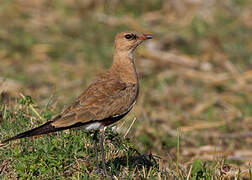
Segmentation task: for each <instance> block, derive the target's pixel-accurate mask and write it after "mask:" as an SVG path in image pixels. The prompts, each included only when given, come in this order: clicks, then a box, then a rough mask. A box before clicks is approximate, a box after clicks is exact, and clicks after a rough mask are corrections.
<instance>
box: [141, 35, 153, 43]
mask: <svg viewBox="0 0 252 180" xmlns="http://www.w3.org/2000/svg"><path fill="white" fill-rule="evenodd" d="M139 39H140V40H142V41H144V40H147V39H152V35H151V34H143V35H142V36H140V37H139Z"/></svg>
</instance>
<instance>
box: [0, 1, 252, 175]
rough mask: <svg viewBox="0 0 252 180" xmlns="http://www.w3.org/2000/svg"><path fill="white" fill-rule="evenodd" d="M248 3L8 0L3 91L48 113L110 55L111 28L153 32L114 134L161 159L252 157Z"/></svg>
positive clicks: (1, 52)
mask: <svg viewBox="0 0 252 180" xmlns="http://www.w3.org/2000/svg"><path fill="white" fill-rule="evenodd" d="M251 9H252V2H251V0H222V1H217V0H207V1H203V0H156V1H152V0H145V1H143V0H138V1H135V0H127V1H126V0H125V1H120V0H110V1H108V0H40V1H34V0H25V1H23V0H12V1H1V5H0V22H1V25H0V93H1V97H2V98H1V101H2V102H3V101H4V99H6V97H7V98H8V99H10V100H11V99H15V98H19V97H20V93H23V94H25V95H29V96H31V97H32V98H33V99H35V100H36V102H37V103H38V104H39V105H40V106H41V107H43V106H46V105H48V106H49V107H50V109H51V110H52V112H53V113H54V114H56V113H58V112H60V111H61V109H62V108H63V107H65V106H66V105H69V104H70V103H71V102H72V101H73V100H74V99H75V98H76V97H77V96H78V95H79V94H80V93H81V92H82V91H83V90H84V89H85V88H86V87H87V86H88V85H89V84H90V82H92V81H93V80H94V78H95V75H97V74H99V73H101V72H103V71H104V69H106V68H109V66H110V64H111V62H112V59H113V57H112V55H113V41H114V36H115V34H116V33H118V32H120V31H124V30H135V31H139V32H143V33H151V34H153V37H154V38H153V39H152V40H149V41H148V42H146V43H144V44H143V46H141V47H139V48H138V49H137V50H136V52H135V63H136V66H137V71H138V74H139V77H140V83H141V89H140V96H139V99H138V101H137V104H136V106H135V108H134V109H133V111H132V112H131V113H130V115H129V116H127V117H126V118H125V120H122V121H120V123H119V126H120V127H121V128H120V129H119V132H120V131H121V132H125V131H126V130H127V129H128V127H129V125H130V124H132V122H133V120H134V118H135V117H136V121H135V122H134V124H133V126H132V128H131V129H130V132H129V134H128V137H129V138H130V141H131V142H133V143H134V144H135V145H136V148H137V149H138V150H139V151H140V152H142V153H150V152H151V153H152V154H155V155H158V156H159V157H160V158H161V159H162V162H163V166H166V165H167V164H169V162H171V161H174V160H177V157H178V155H177V142H178V138H177V135H178V134H179V137H180V141H179V144H180V146H179V151H180V154H179V157H180V159H179V162H180V163H181V164H182V165H184V166H187V164H188V163H190V162H192V161H193V160H194V159H196V158H200V159H201V160H206V161H208V160H209V161H212V160H220V161H224V160H225V162H228V163H229V165H230V166H231V167H232V168H234V169H237V167H239V168H241V169H242V170H246V169H248V167H249V166H250V163H251V161H252V150H251V149H252V131H251V130H252V95H251V93H252V84H251V83H252V69H251V68H252V20H251V19H252V11H251ZM49 101H50V103H48V102H49Z"/></svg>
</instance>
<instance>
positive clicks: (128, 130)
mask: <svg viewBox="0 0 252 180" xmlns="http://www.w3.org/2000/svg"><path fill="white" fill-rule="evenodd" d="M135 121H136V117H134V119H133V121H132V123H131V124H130V127H129V129H128V130H127V131H126V133H125V134H124V136H123V138H124V139H125V137H126V136H127V134H128V133H129V131H130V129H131V127H132V126H133V124H134V123H135Z"/></svg>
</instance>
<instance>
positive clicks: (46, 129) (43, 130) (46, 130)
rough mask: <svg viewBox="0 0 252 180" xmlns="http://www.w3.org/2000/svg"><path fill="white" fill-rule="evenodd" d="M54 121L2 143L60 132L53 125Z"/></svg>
mask: <svg viewBox="0 0 252 180" xmlns="http://www.w3.org/2000/svg"><path fill="white" fill-rule="evenodd" d="M51 123H52V121H48V122H47V123H45V124H43V125H41V126H39V127H36V128H34V129H31V130H28V131H25V132H23V133H20V134H18V135H16V136H14V137H11V138H9V139H6V140H5V141H3V142H2V143H7V142H9V141H12V140H16V139H20V138H24V137H31V136H37V135H41V134H47V133H50V132H55V131H58V130H59V129H58V128H55V127H53V126H52V125H51Z"/></svg>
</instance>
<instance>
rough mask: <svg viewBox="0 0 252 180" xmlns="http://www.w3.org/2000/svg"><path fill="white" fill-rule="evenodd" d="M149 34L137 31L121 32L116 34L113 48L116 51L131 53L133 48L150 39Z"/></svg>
mask: <svg viewBox="0 0 252 180" xmlns="http://www.w3.org/2000/svg"><path fill="white" fill-rule="evenodd" d="M151 38H152V35H150V34H141V33H137V32H131V31H127V32H121V33H118V34H117V35H116V38H115V49H116V51H120V52H125V53H132V52H133V50H134V49H135V48H136V47H137V46H138V45H139V44H141V43H142V42H143V41H145V40H147V39H151Z"/></svg>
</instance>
